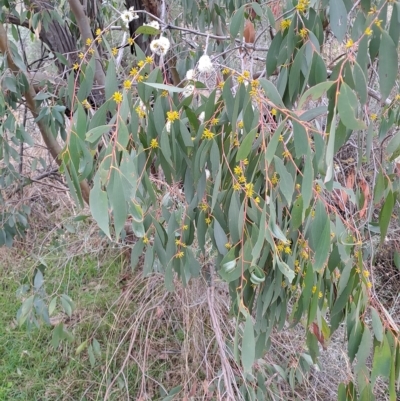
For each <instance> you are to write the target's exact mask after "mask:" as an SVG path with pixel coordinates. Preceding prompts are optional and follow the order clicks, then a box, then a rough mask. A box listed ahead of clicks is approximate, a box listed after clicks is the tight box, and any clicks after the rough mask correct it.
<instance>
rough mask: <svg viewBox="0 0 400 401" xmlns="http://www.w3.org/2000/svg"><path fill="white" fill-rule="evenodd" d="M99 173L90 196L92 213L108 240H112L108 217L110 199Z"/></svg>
mask: <svg viewBox="0 0 400 401" xmlns="http://www.w3.org/2000/svg"><path fill="white" fill-rule="evenodd" d="M99 172H100V171H99ZM99 172H98V173H97V174H96V176H95V178H94V186H93V188H92V190H91V191H90V195H89V204H90V212H91V213H92V216H93V218H94V219H95V220H96V222H97V224H98V225H99V227H100V229H101V230H102V231H103V232H104V233H105V234H106V235H107V237H108V238H111V236H110V227H109V225H110V220H109V215H108V197H107V193H106V192H105V191H103V190H102V189H101V185H100V174H99Z"/></svg>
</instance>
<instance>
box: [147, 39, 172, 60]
mask: <svg viewBox="0 0 400 401" xmlns="http://www.w3.org/2000/svg"><path fill="white" fill-rule="evenodd" d="M170 46H171V43H170V41H169V40H168V38H166V37H164V36H160V38H159V39H154V40H152V42H151V43H150V50H151V51H152V52H153V53H155V54H158V55H159V56H165V55H166V54H167V52H168V50H169V48H170Z"/></svg>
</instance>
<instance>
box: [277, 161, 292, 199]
mask: <svg viewBox="0 0 400 401" xmlns="http://www.w3.org/2000/svg"><path fill="white" fill-rule="evenodd" d="M274 162H275V167H276V171H277V173H278V174H279V189H280V191H281V192H282V194H283V196H284V197H285V199H286V202H287V204H288V205H290V204H291V203H292V198H293V192H294V181H293V177H292V175H291V174H290V173H289V172H288V171H287V169H286V167H285V165H284V163H283V161H282V160H281V159H280V158H279V157H277V156H275V157H274Z"/></svg>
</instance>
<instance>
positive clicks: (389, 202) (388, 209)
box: [379, 191, 395, 242]
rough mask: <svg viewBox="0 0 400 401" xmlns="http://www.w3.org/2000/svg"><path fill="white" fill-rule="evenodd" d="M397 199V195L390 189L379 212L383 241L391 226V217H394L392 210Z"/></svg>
mask: <svg viewBox="0 0 400 401" xmlns="http://www.w3.org/2000/svg"><path fill="white" fill-rule="evenodd" d="M394 201H395V195H394V194H393V192H392V191H389V192H388V194H387V196H386V199H385V203H384V204H383V207H382V209H381V212H380V213H379V227H380V229H381V242H383V241H384V240H385V237H386V233H387V230H388V227H389V223H390V219H391V217H392V211H393V206H394Z"/></svg>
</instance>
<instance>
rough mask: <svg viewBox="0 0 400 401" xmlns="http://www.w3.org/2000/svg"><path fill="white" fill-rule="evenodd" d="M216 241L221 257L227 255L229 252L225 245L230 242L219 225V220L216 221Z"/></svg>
mask: <svg viewBox="0 0 400 401" xmlns="http://www.w3.org/2000/svg"><path fill="white" fill-rule="evenodd" d="M214 239H215V243H216V244H217V248H218V251H219V253H220V254H221V255H225V254H226V253H227V252H228V250H227V249H226V247H225V244H226V243H227V242H228V237H227V236H226V234H225V231H224V230H223V228H222V227H221V225H220V224H219V223H218V220H217V219H214Z"/></svg>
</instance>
